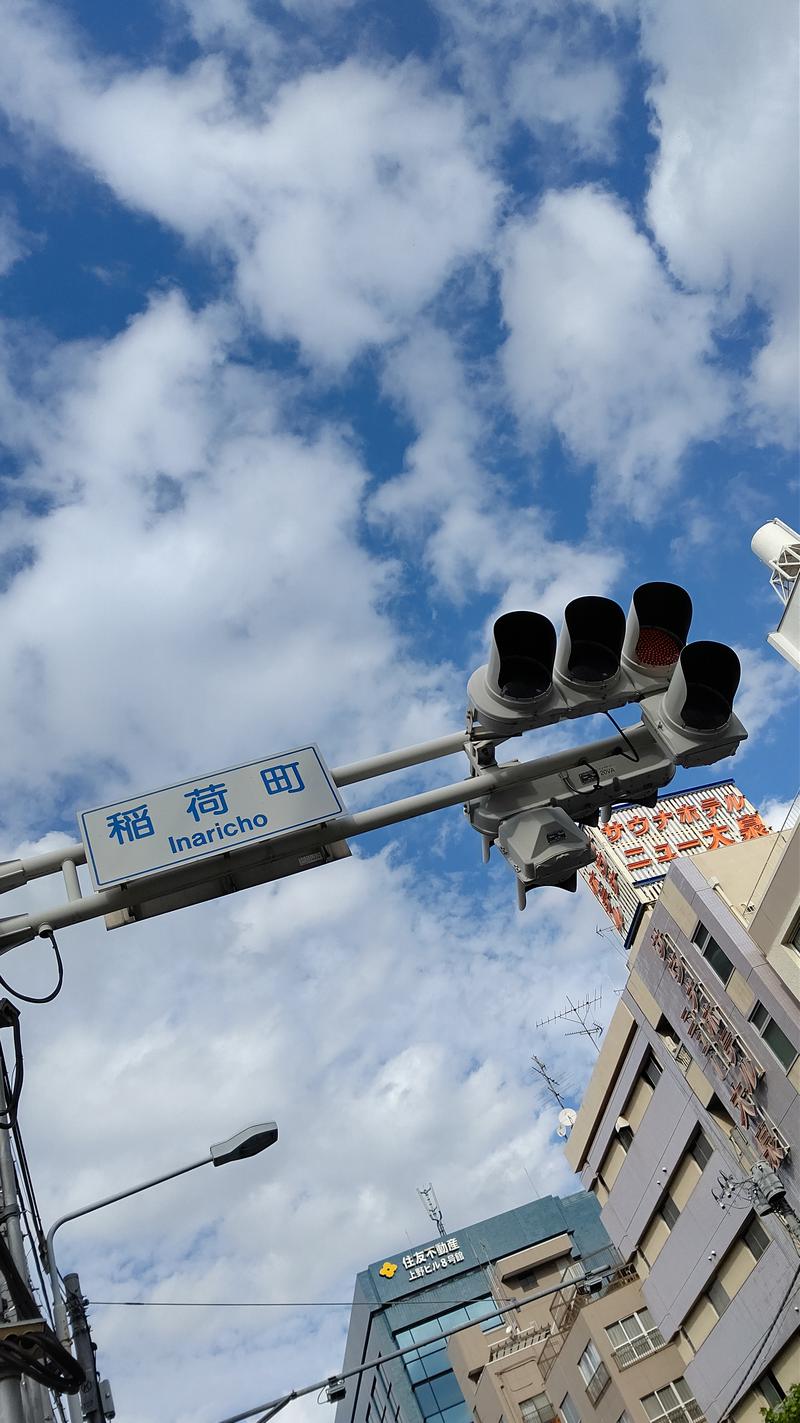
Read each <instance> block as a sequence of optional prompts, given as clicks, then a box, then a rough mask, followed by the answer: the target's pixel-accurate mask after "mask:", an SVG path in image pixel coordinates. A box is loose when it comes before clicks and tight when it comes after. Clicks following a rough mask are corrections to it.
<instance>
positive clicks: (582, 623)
mask: <svg viewBox="0 0 800 1423" xmlns="http://www.w3.org/2000/svg"><path fill="white" fill-rule="evenodd" d="M691 621H692V600H691V598H690V597H689V594H688V593H687V592H686V590H685V589H684V588H681V587H680V586H679V585H678V584H676V583H663V582H653V583H643V584H642V585H641V586H640V587H638V588H637V589H636V590H635V592H634V594H633V597H632V600H631V605H630V609H629V611H628V616H627V618H626V617H625V614H624V613H623V611H622V608H621V607H620V606H619V604H618V603H615V602H613V600H612V599H610V598H598V597H582V598H574V599H573V600H572V602H570V603H568V605H567V607H566V608H565V610H564V618H563V623H562V627H561V631H560V633H559V635H558V636H556V632H555V628H554V627H553V624H552V623H551V622H550V621H549V619H548V618H546V617H544V616H543V615H542V614H541V613H536V612H530V611H520V612H512V613H505V614H504V615H503V616H502V617H500V618H498V619H497V621H496V622H495V624H494V626H493V628H492V634H491V640H490V648H489V658H488V661H487V663H486V665H485V666H484V667H479V668H478V669H477V671H476V672H473V674H472V676H471V677H470V679H469V684H468V688H467V694H468V697H469V703H470V709H471V712H472V718H473V719H471V721H470V726H471V727H472V726H473V725H475V724H477V726H478V727H479V729H481V730H483V731H484V732H488V733H489V738H490V739H488V740H487V739H486V738H484V739H483V741H482V743H479V750H480V753H481V754H479V755H476V756H475V757H474V759H473V768H474V769H475V770H476V771H477V772H478V773H480V771H481V770H482V769H485V768H486V767H487V766H488V765H489V764H490V763H491V762H492V760H493V756H494V747H495V745H496V742H498V741H501V740H503V739H505V738H506V737H509V736H517V735H520V734H521V733H522V732H525V731H530V730H533V729H534V728H537V727H542V726H550V725H552V724H553V723H555V722H558V721H561V720H563V719H567V718H574V717H580V716H590V715H593V714H595V713H598V712H604V711H610V710H611V709H612V708H613V707H620V706H623V705H624V704H625V703H626V702H641V705H642V718H643V719H642V721H641V722H640V723H639V724H638V725H637V726H635V727H631V728H629V729H628V730H626V731H625V732H622V731H619V732H618V734H617V735H616V736H614V737H610V738H606V739H605V740H601V741H594V742H592V743H590V744H589V745H586V746H581V747H575V748H573V749H572V750H571V751H569V750H567V751H564V752H558V753H556V754H555V755H554V756H551V757H547V758H543V759H542V760H540V761H537V762H532V763H531V766H530V779H527V780H524V781H523V780H515V781H514V783H513V784H512V783H511V782H509V784H508V785H507V786H505V785H504V784H502V782H501V783H500V784H499V785H498V786H497V787H496V789H494V790H493V791H491V792H490V793H489V794H488V795H486V796H484V797H482V798H481V799H480V800H476V801H473V802H472V803H471V804H470V805H468V806H467V807H465V809H466V811H467V815H468V817H469V820H470V822H471V824H472V825H473V827H474V828H475V829H476V830H477V831H478V832H479V833H480V835H481V836H482V838H483V844H484V859H488V857H489V852H490V849H491V846H492V845H493V844H496V845H497V846H498V847H499V849H500V851H501V853H502V854H503V856H504V857H505V859H506V860H507V861H508V863H509V864H510V865H511V867H512V869H513V870H514V872H515V875H516V878H517V894H518V902H519V905H520V908H524V905H525V896H526V894H527V892H528V890H530V889H532V888H534V887H535V886H538V885H560V886H561V887H563V888H565V889H573V888H574V887H575V875H576V871H577V869H578V868H580V867H581V866H582V865H584V864H588V863H589V861H590V859H591V850H590V848H589V842H588V839H587V837H586V835H585V834H584V832H583V830H582V829H581V828H580V827H581V825H587V824H597V817H598V814H599V811H600V810H601V809H602V808H603V807H604V806H610V805H612V804H614V803H619V802H622V801H626V800H627V801H628V802H629V803H631V804H649V803H654V800H655V798H656V797H657V795H658V792H659V790H661V789H662V788H663V787H664V786H666V785H668V784H669V782H670V781H671V780H672V778H673V776H674V775H675V770H676V767H677V765H682V766H703V765H709V764H711V763H712V762H714V761H718V760H720V759H721V758H722V757H724V756H729V755H731V754H732V753H733V752H734V751H735V750H736V747H737V746H738V744H739V742H740V741H742V740H744V738H745V737H746V736H747V732H746V731H745V729H744V727H743V726H742V724H741V722H740V721H739V719H738V718H737V717H736V716H735V715H734V712H733V698H734V695H735V693H736V689H737V687H738V685H739V677H740V671H741V669H740V666H739V659H738V657H737V656H736V653H735V652H734V651H733V649H732V648H730V647H726V646H725V645H724V644H723V643H718V642H695V643H688V644H687V641H686V639H687V637H688V634H689V628H690V626H691ZM495 738H496V740H495ZM500 770H501V771H502V768H500Z"/></svg>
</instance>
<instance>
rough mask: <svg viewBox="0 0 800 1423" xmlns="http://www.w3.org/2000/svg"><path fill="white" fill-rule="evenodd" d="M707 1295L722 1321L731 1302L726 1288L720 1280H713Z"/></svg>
mask: <svg viewBox="0 0 800 1423" xmlns="http://www.w3.org/2000/svg"><path fill="white" fill-rule="evenodd" d="M706 1294H707V1296H708V1298H709V1299H710V1301H711V1303H712V1304H713V1306H714V1308H715V1310H716V1311H717V1317H718V1318H720V1319H721V1318H722V1315H723V1314H724V1313H725V1311H726V1309H727V1308H728V1305H729V1304H730V1302H731V1299H730V1295H729V1294H728V1292H727V1290H726V1289H725V1286H724V1285H723V1284H722V1283H721V1282H720V1281H719V1280H717V1279H713V1280H712V1281H711V1284H710V1285H709V1287H708V1289H707V1291H706Z"/></svg>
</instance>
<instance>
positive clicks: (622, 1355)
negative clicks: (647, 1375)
mask: <svg viewBox="0 0 800 1423" xmlns="http://www.w3.org/2000/svg"><path fill="white" fill-rule="evenodd" d="M665 1345H666V1340H665V1339H664V1336H663V1334H662V1333H661V1330H660V1329H656V1328H653V1329H648V1331H647V1333H646V1334H640V1335H639V1336H638V1337H637V1338H636V1339H629V1340H628V1341H627V1342H626V1343H625V1344H619V1345H618V1346H617V1348H616V1349H614V1350H612V1353H613V1356H614V1363H615V1364H616V1366H617V1368H618V1369H629V1368H630V1366H631V1364H638V1362H639V1360H640V1359H646V1358H647V1356H648V1354H655V1353H656V1351H657V1350H658V1349H663V1348H664V1347H665Z"/></svg>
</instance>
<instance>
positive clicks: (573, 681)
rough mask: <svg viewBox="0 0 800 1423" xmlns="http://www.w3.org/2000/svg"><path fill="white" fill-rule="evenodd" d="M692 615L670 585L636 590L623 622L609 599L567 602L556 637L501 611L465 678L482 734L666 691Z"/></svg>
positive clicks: (513, 730)
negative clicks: (481, 658) (483, 658)
mask: <svg viewBox="0 0 800 1423" xmlns="http://www.w3.org/2000/svg"><path fill="white" fill-rule="evenodd" d="M691 617H692V602H691V599H690V597H689V594H688V593H687V592H686V591H685V589H683V588H681V587H679V586H678V585H677V584H674V583H645V584H643V585H642V586H641V587H640V588H637V589H636V592H635V593H634V595H633V601H632V603H631V608H630V612H629V613H628V617H627V619H626V617H625V614H624V613H623V611H622V608H621V607H620V606H619V604H618V603H615V602H614V601H613V599H611V598H598V597H593V596H588V597H582V598H573V600H572V602H570V603H568V604H567V607H566V608H565V609H564V619H563V623H562V627H561V632H560V634H559V636H558V637H556V632H555V628H554V627H553V624H552V623H551V622H550V620H549V618H546V617H544V616H543V615H542V614H541V613H534V612H514V613H504V614H503V616H502V617H500V618H498V619H497V621H496V623H495V624H494V627H493V629H492V635H491V639H490V647H489V659H488V662H487V664H486V666H485V667H479V668H478V670H477V671H476V672H474V673H473V674H472V676H471V677H470V680H469V685H468V688H467V694H468V697H469V701H470V706H471V707H472V710H473V712H474V713H475V715H476V716H477V718H478V720H479V721H480V723H481V726H482V727H483V728H484V729H485V730H486V731H489V732H492V733H494V734H496V735H498V736H516V735H518V734H519V733H520V732H523V731H529V730H531V729H532V728H534V727H539V726H549V725H552V724H553V723H554V722H557V721H561V720H562V719H565V718H569V717H576V716H588V715H591V714H592V713H594V712H601V711H607V710H610V709H611V708H612V707H620V706H624V704H625V703H626V702H630V701H638V700H640V698H641V697H643V696H646V695H648V694H649V693H651V692H652V691H654V690H656V689H663V688H665V687H666V686H667V685H668V683H669V679H670V676H671V675H672V671H673V669H674V667H675V665H676V663H677V660H678V657H679V655H680V652H681V649H682V648H683V646H684V644H685V642H686V635H687V633H688V630H689V624H690V622H691Z"/></svg>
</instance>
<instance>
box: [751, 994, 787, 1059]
mask: <svg viewBox="0 0 800 1423" xmlns="http://www.w3.org/2000/svg"><path fill="white" fill-rule="evenodd" d="M750 1022H751V1023H752V1024H753V1027H754V1028H755V1029H756V1030H757V1032H759V1033H760V1034H761V1036H762V1038H763V1039H764V1042H765V1043H766V1044H767V1047H768V1048H769V1049H770V1051H771V1052H772V1053H774V1055H775V1057H777V1059H778V1062H779V1063H780V1064H781V1067H783V1068H785V1070H786V1071H787V1072H788V1070H789V1068H790V1067H791V1065H792V1063H793V1062H794V1060H795V1058H796V1057H797V1048H796V1047H795V1045H794V1043H793V1042H792V1041H791V1039H790V1038H787V1036H786V1034H785V1032H784V1031H783V1029H782V1028H779V1027H778V1024H777V1023H776V1022H775V1019H774V1018H772V1017H770V1015H769V1013H768V1012H767V1010H766V1008H765V1007H764V1004H763V1003H758V1002H757V1003H756V1006H755V1008H754V1009H753V1011H752V1013H751V1014H750Z"/></svg>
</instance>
